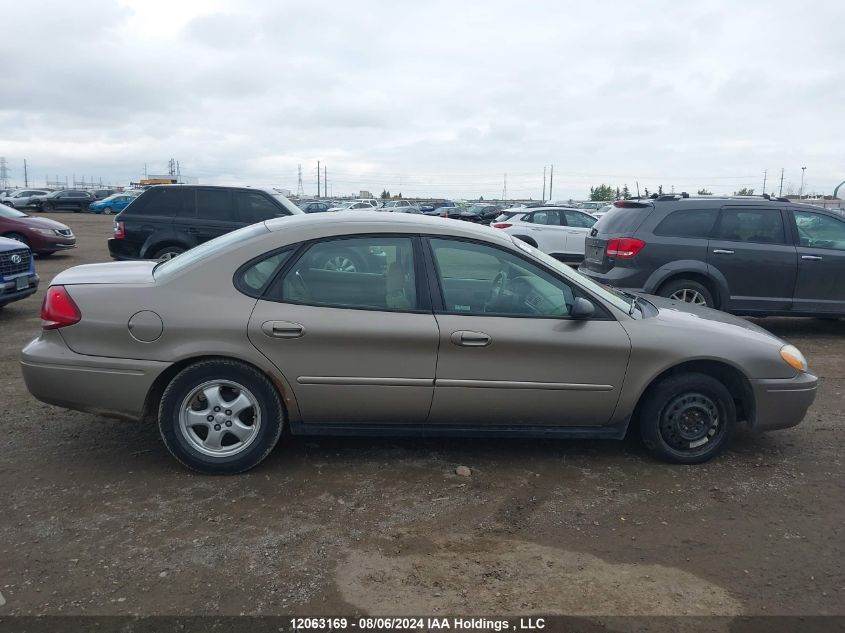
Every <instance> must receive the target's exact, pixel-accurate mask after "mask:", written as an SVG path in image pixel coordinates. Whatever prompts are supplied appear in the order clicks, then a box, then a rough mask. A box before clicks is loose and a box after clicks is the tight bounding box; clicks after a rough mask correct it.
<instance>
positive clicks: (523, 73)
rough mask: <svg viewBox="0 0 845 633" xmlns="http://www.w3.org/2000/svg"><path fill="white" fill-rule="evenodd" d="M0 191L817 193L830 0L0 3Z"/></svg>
mask: <svg viewBox="0 0 845 633" xmlns="http://www.w3.org/2000/svg"><path fill="white" fill-rule="evenodd" d="M0 5H1V6H2V11H0V23H2V25H3V36H2V37H0V60H2V62H1V63H0V69H2V80H3V90H2V92H0V156H5V157H6V158H7V160H8V163H9V168H10V177H11V180H12V181H13V183H17V184H21V185H22V184H23V160H24V158H26V159H27V162H28V164H29V176H30V184H32V183H36V184H38V183H40V184H42V185H43V184H44V178H45V175H49V177H50V178H51V179H52V178H53V177H55V176H56V175H58V176H59V177H60V178H64V177H65V176H67V178H68V179H71V178H72V177H73V175H74V174H75V175H76V177H77V178H80V177H85V178H91V177H93V178H94V179H95V180H98V179H100V178H102V179H103V181H104V182H106V181H109V182H114V183H119V184H120V183H126V182H128V181H130V180H137V179H138V178H139V177H140V176H141V175H142V174H143V170H144V165H145V164H146V165H147V168H148V170H149V171H150V172H151V173H160V172H163V171H166V167H167V160H168V159H169V158H171V157H173V158H176V159H177V160H179V162H180V166H181V170H182V173H183V174H187V175H189V176H194V177H197V178H198V179H199V181H200V182H202V183H243V184H253V185H275V186H280V187H285V188H288V189H292V190H293V191H294V192H295V191H296V187H297V166H298V165H300V164H301V165H302V173H303V183H304V186H305V191H306V193H314V192H315V190H316V164H317V161H318V160H320V161H322V163H323V164H324V165H327V167H328V180H329V185H330V187H331V192H332V193H333V194H334V195H335V196H337V195H340V194H345V193H349V192H353V191H355V192H357V191H358V190H359V189H369V190H371V191H373V192H374V193H379V192H380V191H381V190H382V189H383V188H387V189H389V190H390V191H391V192H392V193H394V194H396V193H398V192H400V191H401V192H402V193H403V195H405V196H407V197H410V196H416V195H426V194H430V195H437V196H446V197H454V198H463V197H467V198H469V197H478V196H480V195H483V196H485V197H498V196H500V195H501V194H502V188H503V184H504V183H503V180H504V174H505V173H507V191H508V195H509V196H510V197H528V196H532V197H534V198H539V197H540V196H541V194H542V188H543V167H544V165H551V164H554V171H555V176H554V192H553V197H554V198H555V199H561V198H569V197H575V198H583V197H585V196H586V194H587V193H588V190H589V187H590V185H592V184H599V183H602V182H605V183H609V184H612V185H614V186H615V185H618V186H620V187H621V186H622V185H624V184H625V183H627V184H628V186H629V187H630V188H631V189H632V190H634V189H635V182H636V181H639V185H640V188H641V189H644V188H645V187H648V188H649V189H651V190H654V189H656V188H657V186H658V185H660V184H662V185H663V186H664V188H665V189H666V190H669V189H670V188H671V187H672V186H673V185H674V187H675V189H676V190H677V191H681V190H689V191H693V192H694V191H695V190H697V189H698V188H700V187H706V188H707V189H709V190H712V191H713V192H715V193H729V192H731V191H733V190H735V189H737V188H739V187H742V186H748V187H753V188H755V189H756V190H757V192H758V193H759V192H760V191H761V187H762V180H763V170H764V169H768V179H769V180H768V186H767V190H769V191H775V192H777V187H778V181H779V178H780V169H781V167H784V168H785V169H786V176H785V185H784V191H785V192H786V190H787V189H788V188H791V189H792V190H794V191H795V192H796V193H797V190H798V187H799V185H800V181H801V167H802V166H806V167H807V171H806V184H805V191H820V192H824V193H830V192H831V191H832V189H833V187H834V186H835V185H836V184H837V183H838V182H840V181H841V180H843V179H845V116H843V115H844V114H845V2H843V1H842V0H830V1H826V2H822V1H813V0H809V1H807V0H804V1H803V2H794V1H790V2H782V1H772V0H767V1H759V2H758V1H755V0H742V1H741V2H736V1H731V0H723V1H719V0H715V1H710V2H708V1H704V0H702V1H696V2H694V3H693V2H679V1H678V0H671V1H665V2H660V1H655V2H630V0H625V1H620V2H611V1H606V0H602V1H594V2H584V1H581V2H564V1H562V0H551V1H540V0H521V1H500V0H479V1H477V2H471V1H464V0H445V1H439V0H430V1H416V2H415V1H411V0H401V1H400V0H385V1H379V0H373V1H368V2H358V1H356V0H343V1H341V0H335V1H333V2H326V1H321V0H308V1H306V2H290V1H282V0H267V1H249V0H232V1H229V0H124V1H108V0H74V1H73V2H69V1H65V0H60V1H56V2H44V1H40V0H33V1H29V2H25V1H20V0H0Z"/></svg>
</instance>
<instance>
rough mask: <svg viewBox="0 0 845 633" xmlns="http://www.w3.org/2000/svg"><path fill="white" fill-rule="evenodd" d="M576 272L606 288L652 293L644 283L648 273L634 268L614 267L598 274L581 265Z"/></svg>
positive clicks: (652, 290) (652, 289)
mask: <svg viewBox="0 0 845 633" xmlns="http://www.w3.org/2000/svg"><path fill="white" fill-rule="evenodd" d="M578 272H579V273H581V274H582V275H584V276H585V277H589V278H590V279H592V280H593V281H597V282H598V283H600V284H604V285H606V286H613V287H614V288H622V289H624V290H630V291H631V292H645V293H647V294H653V293H654V288H647V287H646V281H648V277H649V275H648V273H645V274H644V273H643V271H641V270H637V269H636V268H622V267H614V268H611V269H610V270H609V271H607V272H606V273H599V272H596V271H594V270H590V269H589V268H587V265H586V264H581V266H579V267H578Z"/></svg>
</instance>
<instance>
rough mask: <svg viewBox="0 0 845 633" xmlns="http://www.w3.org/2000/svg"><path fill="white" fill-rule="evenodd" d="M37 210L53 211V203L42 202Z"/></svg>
mask: <svg viewBox="0 0 845 633" xmlns="http://www.w3.org/2000/svg"><path fill="white" fill-rule="evenodd" d="M39 211H55V207H53V205H52V204H51V203H49V202H45V203H44V204H42V205H41V208H40V209H39Z"/></svg>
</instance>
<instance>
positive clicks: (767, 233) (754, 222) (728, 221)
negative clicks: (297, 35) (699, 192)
mask: <svg viewBox="0 0 845 633" xmlns="http://www.w3.org/2000/svg"><path fill="white" fill-rule="evenodd" d="M716 238H717V239H720V240H729V241H732V242H754V243H756V244H783V243H784V242H785V240H784V232H783V218H782V217H781V213H780V209H731V208H725V209H722V215H721V217H720V218H719V224H718V226H717V227H716Z"/></svg>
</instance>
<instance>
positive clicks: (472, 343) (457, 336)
mask: <svg viewBox="0 0 845 633" xmlns="http://www.w3.org/2000/svg"><path fill="white" fill-rule="evenodd" d="M450 338H451V340H452V343H454V344H455V345H460V346H462V347H487V346H488V345H490V341H491V339H490V337H489V336H488V335H487V334H485V333H484V332H472V331H470V330H458V331H457V332H452V336H451V337H450Z"/></svg>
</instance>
